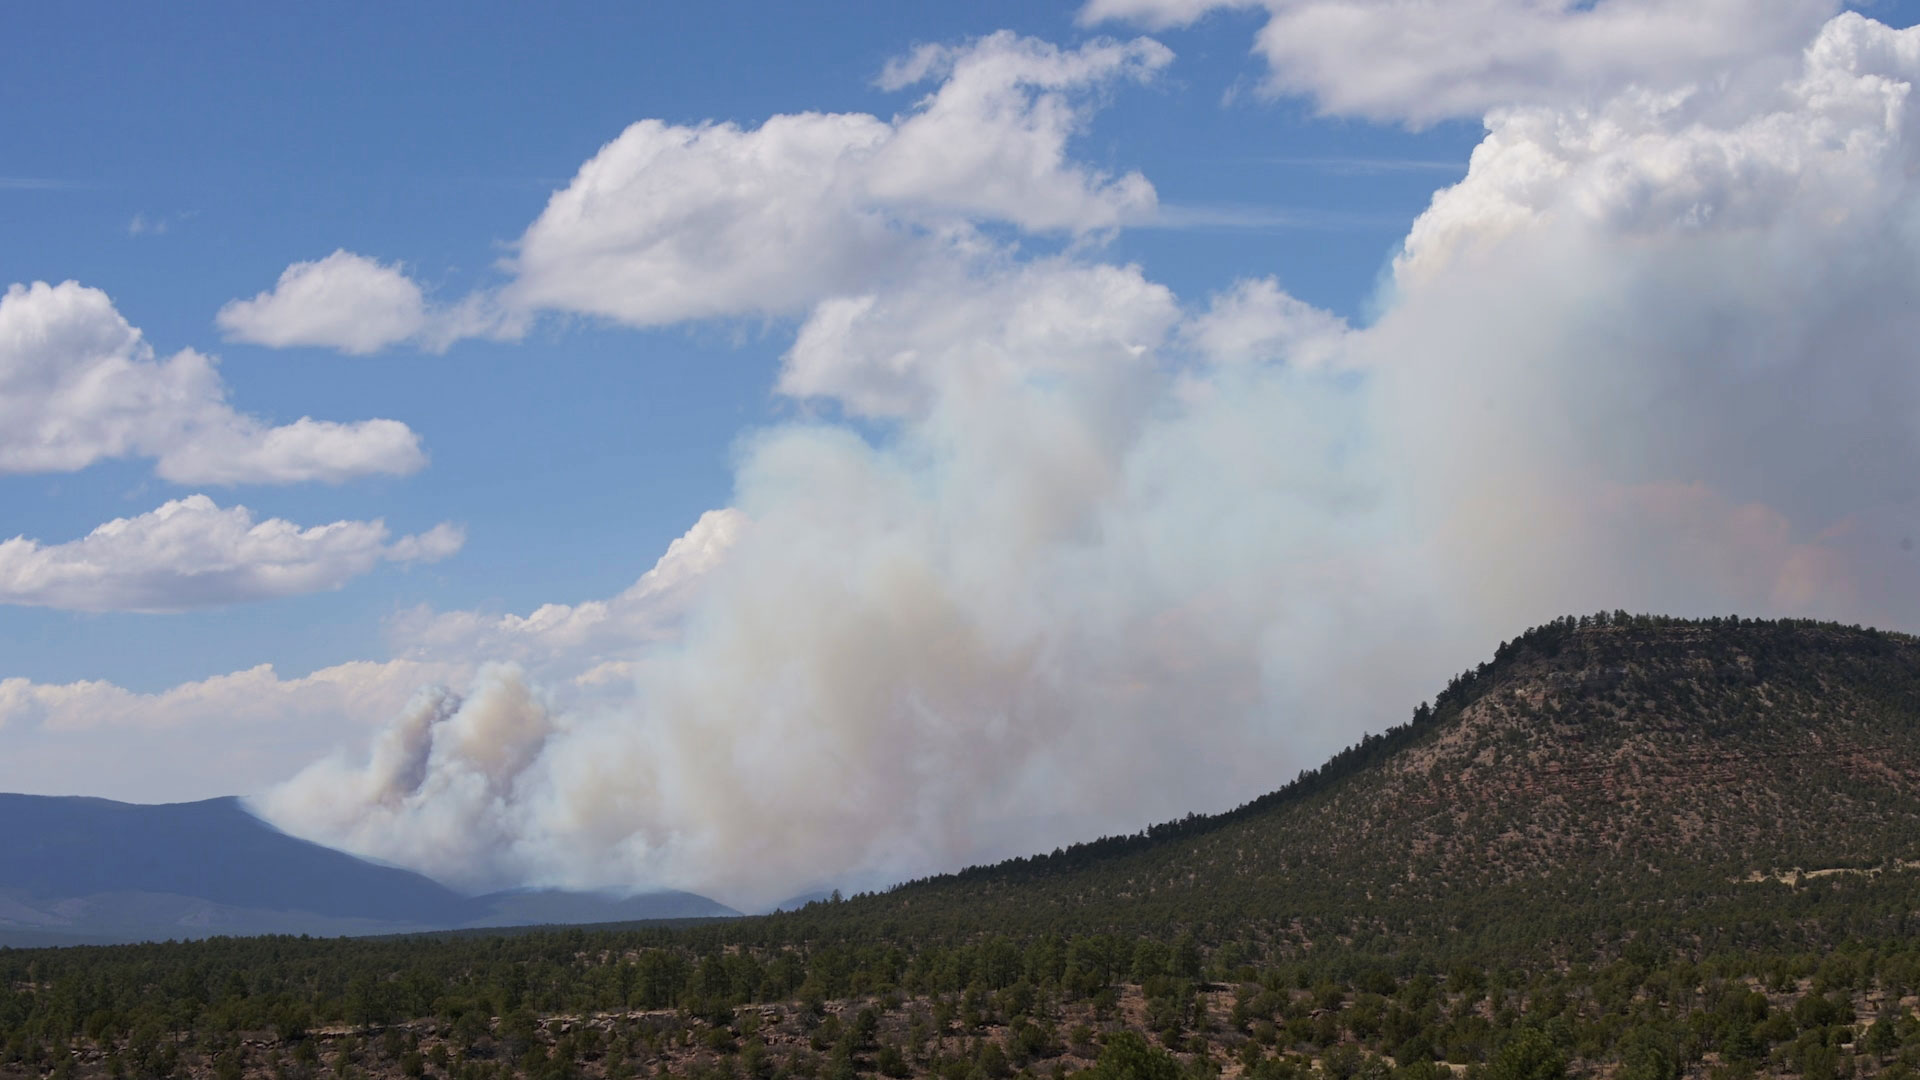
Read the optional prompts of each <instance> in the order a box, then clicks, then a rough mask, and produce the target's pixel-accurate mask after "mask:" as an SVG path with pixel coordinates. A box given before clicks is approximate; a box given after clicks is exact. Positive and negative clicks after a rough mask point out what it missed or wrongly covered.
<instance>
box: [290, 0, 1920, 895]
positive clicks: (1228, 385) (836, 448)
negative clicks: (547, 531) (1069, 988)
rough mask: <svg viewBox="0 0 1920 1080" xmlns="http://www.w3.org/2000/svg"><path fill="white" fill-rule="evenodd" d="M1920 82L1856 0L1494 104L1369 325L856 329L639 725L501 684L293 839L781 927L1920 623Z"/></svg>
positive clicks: (766, 463)
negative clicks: (1863, 631)
mask: <svg viewBox="0 0 1920 1080" xmlns="http://www.w3.org/2000/svg"><path fill="white" fill-rule="evenodd" d="M1768 63H1769V64H1770V65H1772V64H1775V61H1774V60H1769V61H1768ZM1768 70H1773V68H1772V67H1769V68H1768ZM1917 77H1920V33H1917V32H1907V31H1903V32H1896V31H1892V30H1889V29H1888V28H1886V27H1884V26H1881V25H1879V24H1877V23H1873V22H1870V21H1868V20H1865V19H1862V18H1859V17H1857V16H1852V15H1848V16H1842V17H1840V18H1838V19H1835V20H1834V21H1833V22H1831V23H1830V24H1828V25H1827V26H1826V28H1825V29H1824V30H1823V31H1822V32H1821V33H1820V35H1819V38H1818V39H1817V40H1816V41H1815V42H1814V43H1813V44H1812V46H1811V47H1810V48H1809V50H1808V51H1807V52H1806V54H1805V57H1804V61H1803V63H1802V64H1801V65H1800V68H1799V70H1798V71H1797V72H1796V73H1794V74H1793V75H1792V76H1791V78H1790V79H1788V80H1787V81H1784V82H1782V81H1780V80H1779V79H1778V78H1776V79H1774V80H1773V81H1772V82H1771V83H1770V84H1767V85H1765V86H1763V87H1761V88H1759V89H1755V88H1754V82H1753V80H1752V79H1726V78H1719V77H1717V76H1716V77H1706V76H1705V75H1703V78H1702V80H1701V81H1700V82H1699V83H1698V84H1696V85H1694V86H1692V87H1690V88H1687V89H1683V90H1669V89H1663V90H1660V91H1659V92H1653V91H1645V90H1635V89H1629V90H1626V91H1623V92H1620V93H1618V94H1616V95H1612V96H1609V97H1608V98H1606V99H1605V100H1594V101H1589V102H1586V103H1584V104H1581V105H1578V106H1561V105H1555V106H1553V107H1514V108H1508V109H1503V110H1501V111H1497V112H1495V113H1493V114H1492V115H1491V116H1490V117H1489V119H1488V134H1487V138H1486V141H1485V142H1484V143H1483V144H1482V145H1481V147H1480V148H1479V150H1478V151H1477V152H1476V153H1475V155H1474V158H1473V163H1472V169H1471V171H1470V173H1469V175H1468V176H1467V178H1466V179H1465V180H1464V181H1463V182H1461V183H1460V184H1459V185H1458V186H1457V187H1454V188H1452V189H1450V190H1447V191H1444V192H1441V193H1440V194H1439V195H1438V196H1436V198H1435V200H1434V203H1433V205H1432V207H1431V209H1430V210H1429V211H1428V212H1427V213H1426V214H1425V215H1424V216H1423V217H1422V218H1421V219H1420V221H1419V222H1418V223H1417V224H1416V225H1415V226H1414V228H1413V231H1412V233H1411V234H1410V236H1409V238H1408V240H1407V242H1406V245H1405V249H1404V252H1403V254H1402V255H1401V257H1400V258H1399V260H1398V261H1397V263H1396V265H1395V267H1394V273H1393V282H1392V290H1393V293H1392V295H1391V297H1389V298H1388V303H1387V306H1386V310H1385V314H1384V315H1383V316H1382V317H1381V318H1380V319H1379V320H1378V321H1377V322H1376V323H1375V324H1373V325H1371V326H1368V327H1364V328H1349V327H1348V326H1346V325H1345V324H1344V323H1342V322H1341V321H1340V320H1338V319H1336V318H1333V317H1332V316H1329V315H1327V314H1325V313H1323V312H1319V311H1316V310H1314V309H1312V308H1310V307H1307V306H1306V305H1303V304H1301V303H1299V302H1298V301H1295V300H1293V299H1291V298H1290V297H1288V296H1286V295H1285V293H1284V292H1282V291H1281V290H1280V289H1279V287H1278V286H1277V285H1276V284H1275V283H1273V282H1266V281H1252V282H1244V283H1242V284H1240V285H1238V286H1236V287H1235V288H1233V289H1231V290H1229V291H1228V292H1226V293H1224V294H1222V295H1220V296H1218V297H1215V298H1213V299H1212V300H1210V301H1208V302H1205V303H1201V304H1190V305H1183V303H1182V301H1181V300H1180V299H1179V298H1177V297H1175V296H1174V295H1172V294H1171V293H1170V292H1169V291H1168V290H1167V289H1166V288H1164V287H1162V286H1160V285H1157V284H1155V283H1154V282H1153V281H1151V280H1149V279H1148V278H1147V276H1146V275H1145V274H1144V273H1143V272H1142V271H1141V270H1140V269H1139V268H1136V267H1120V266H1109V265H1100V264H1097V263H1093V262H1089V261H1086V259H1085V258H1084V257H1081V256H1062V257H1049V258H1038V259H1025V260H1023V259H1021V258H1020V257H1019V256H1018V255H1017V254H1013V253H1009V252H1007V251H1003V250H972V251H970V253H968V254H966V255H965V256H954V257H952V258H947V259H943V260H941V261H938V262H936V263H930V264H928V265H927V266H925V267H923V268H922V269H921V270H920V271H919V272H917V273H915V274H913V275H909V276H907V277H905V278H903V279H902V280H901V281H900V282H899V283H898V284H896V285H891V286H888V287H886V288H884V289H876V290H874V291H871V292H866V293H863V294H860V295H853V296H842V297H838V298H834V299H829V300H826V301H824V302H821V303H819V304H818V305H817V306H816V307H814V308H813V310H812V314H811V316H810V317H809V318H808V320H807V321H806V323H805V325H804V326H803V327H802V329H801V330H800V332H799V334H798V337H797V338H796V340H795V343H794V345H793V347H792V349H791V351H790V353H789V355H788V357H787V361H786V367H785V371H784V373H783V375H782V378H781V384H780V385H781V390H782V391H783V392H784V393H786V394H789V395H792V396H794V397H796V398H802V399H806V400H809V401H812V402H814V403H815V405H816V407H817V415H820V416H825V417H848V418H850V419H849V420H848V421H847V422H839V421H837V420H833V419H824V420H819V421H817V422H809V423H797V424H793V425H789V426H784V427H779V428H776V429H773V430H769V431H765V432H762V433H760V434H759V435H758V436H757V437H756V438H755V439H754V440H753V441H752V442H751V444H750V445H749V447H748V448H747V450H746V452H745V453H744V456H743V460H742V463H741V466H740V469H739V474H738V481H737V492H736V499H735V503H734V508H733V509H734V511H735V512H736V513H737V516H736V517H730V518H729V519H728V521H729V522H730V525H731V528H730V531H729V533H728V538H729V542H728V543H727V544H726V545H725V549H724V555H716V556H715V557H714V558H712V559H711V560H708V562H706V563H703V564H702V567H701V570H700V573H699V575H698V580H697V583H694V584H688V585H686V586H685V587H686V588H687V589H688V590H691V591H689V592H688V594H687V595H688V597H689V599H687V600H686V602H685V605H684V610H685V616H684V619H683V620H681V621H680V622H679V623H678V635H677V637H672V638H669V639H665V640H663V641H661V642H660V643H659V644H656V645H652V646H649V647H645V648H640V649H637V650H636V651H635V652H634V653H633V655H632V656H631V657H630V658H629V660H628V661H627V662H629V663H630V665H631V666H630V667H629V668H622V669H621V670H622V671H623V672H626V673H630V675H631V683H630V691H631V692H630V693H628V694H623V695H619V696H617V697H613V698H596V699H591V700H587V699H578V698H576V699H572V700H568V699H566V695H564V694H561V693H560V691H559V690H552V691H548V692H551V693H554V694H555V695H556V696H555V697H553V698H547V697H543V692H542V691H541V690H538V689H535V688H533V687H532V686H530V685H529V680H528V679H527V678H526V677H525V675H524V674H523V673H522V669H520V668H515V667H492V668H489V669H487V670H485V671H484V672H483V673H482V674H481V675H480V676H479V678H478V680H477V681H476V683H475V684H474V685H473V686H472V687H471V688H461V690H462V693H461V694H460V695H458V696H456V695H455V694H453V693H448V692H435V693H430V694H426V695H423V696H422V697H421V698H420V699H419V700H418V702H417V703H416V706H415V707H414V708H413V709H411V710H409V711H408V712H407V713H406V714H405V715H403V716H401V717H400V718H399V719H398V720H397V721H396V722H395V723H394V725H393V727H392V728H391V729H390V730H389V731H388V732H387V733H385V734H384V735H382V736H381V737H380V741H379V742H378V743H377V744H376V746H375V747H374V750H373V754H372V758H371V761H370V762H367V763H365V764H361V763H347V762H340V761H332V762H327V763H323V764H321V765H317V766H315V767H314V768H313V769H311V770H309V771H308V772H307V773H305V774H303V775H302V776H300V777H299V778H297V779H295V780H294V781H292V782H291V783H289V784H288V785H286V786H284V787H282V788H280V789H279V790H277V791H275V792H273V793H272V794H271V795H270V796H268V797H267V798H266V799H265V800H264V801H263V805H264V807H265V808H266V810H267V811H268V812H269V813H270V814H271V815H272V816H274V817H275V819H276V820H278V821H281V822H283V823H285V824H287V825H288V826H289V827H291V828H294V829H296V830H297V831H301V832H303V833H306V834H308V835H314V836H316V837H319V838H322V839H326V840H329V841H333V842H337V843H342V844H345V845H347V846H349V847H352V848H355V849H357V850H361V851H366V852H369V853H372V854H375V855H380V856H384V857H388V858H392V859H396V860H399V861H403V862H407V863H410V864H412V865H417V866H420V867H422V868H423V869H425V870H427V871H429V872H433V873H436V874H440V875H442V876H444V877H447V878H449V879H452V880H456V881H462V882H466V883H470V884H474V885H480V884H496V883H501V882H515V881H537V882H546V883H558V884H568V885H575V886H607V887H616V888H639V887H649V886H676V887H684V888H692V889H699V890H707V891H710V892H712V893H714V894H716V895H719V896H721V897H723V898H725V899H728V900H729V901H732V902H735V903H739V904H749V905H750V904H755V903H759V902H762V901H766V900H770V899H775V898H778V897H780V896H783V895H786V894H789V893H792V892H797V891H799V890H802V889H805V888H808V887H812V886H815V885H818V884H820V883H824V882H832V883H836V884H842V885H866V884H876V883H881V882H885V881H887V880H891V879H896V878H898V877H900V876H903V875H910V874H916V873H921V872H925V871H928V870H934V869H941V868H950V867H954V866H957V865H960V864H964V863H968V862H973V861H979V860H984V859H988V858H992V857H998V856H1003V855H1008V854H1014V853H1021V852H1026V851H1032V850H1042V849H1047V848H1050V847H1052V846H1054V845H1056V844H1059V843H1062V842H1066V841H1070V840H1073V839H1077V838H1084V837H1087V836H1090V835H1095V834H1099V833H1102V832H1112V831H1117V830H1122V829H1131V828H1135V827H1138V826H1140V825H1142V824H1145V823H1147V822H1149V821H1151V820H1154V819H1159V818H1165V817H1167V816H1170V815H1174V814H1178V813H1182V812H1185V811H1187V810H1190V809H1218V808H1221V807H1224V806H1226V805H1230V804H1232V803H1234V802H1237V801H1239V800H1242V799H1245V798H1247V797H1251V796H1253V795H1256V794H1258V793H1260V792H1262V791H1265V790H1268V789H1271V788H1272V787H1275V786H1277V785H1278V784H1280V783H1282V782H1284V781H1285V780H1286V779H1288V778H1289V777H1290V776H1291V775H1292V773H1293V772H1294V771H1295V770H1297V769H1299V768H1301V767H1305V766H1310V765H1313V764H1317V763H1318V761H1319V760H1321V759H1322V758H1323V757H1324V756H1325V755H1326V754H1327V753H1328V752H1329V751H1330V750H1333V749H1336V748H1337V747H1338V746H1339V745H1341V744H1343V743H1346V742H1350V741H1352V740H1353V739H1354V738H1355V737H1357V736H1358V734H1359V733H1360V732H1362V731H1364V730H1370V729H1378V728H1380V727H1382V726H1385V725H1387V724H1390V723H1394V722H1397V721H1399V720H1400V719H1402V718H1403V717H1404V715H1405V714H1406V712H1407V711H1408V710H1409V709H1410V707H1411V706H1412V705H1413V704H1414V703H1415V702H1416V701H1418V700H1419V699H1420V698H1422V697H1423V696H1425V695H1426V694H1429V693H1431V692H1432V690H1433V689H1434V688H1435V687H1436V686H1437V685H1438V684H1439V683H1440V682H1441V681H1443V680H1444V678H1445V676H1446V674H1447V673H1448V672H1449V671H1451V670H1454V669H1457V668H1459V667H1461V666H1464V665H1466V664H1469V663H1472V662H1473V661H1475V660H1478V659H1481V658H1484V656H1485V655H1487V654H1488V653H1489V652H1490V651H1491V648H1492V646H1493V645H1494V644H1495V643H1496V642H1497V641H1498V639H1500V638H1501V637H1505V636H1511V635H1512V634H1513V633H1515V632H1517V631H1518V630H1519V629H1521V628H1522V627H1524V626H1526V625H1529V624H1530V623H1533V622H1537V621H1540V620H1542V619H1545V618H1548V617H1551V616H1554V615H1557V614H1560V613H1563V612H1566V611H1579V610H1596V609H1601V608H1605V609H1613V608H1616V607H1624V608H1629V609H1636V610H1658V611H1668V612H1676V613H1692V614H1705V613H1724V612H1731V611H1738V612H1740V613H1743V614H1756V615H1766V614H1804V615H1817V616H1830V617H1839V618H1843V619H1846V620H1849V621H1851V620H1861V621H1871V622H1875V623H1879V624H1882V625H1889V626H1896V627H1907V628H1913V627H1915V626H1916V625H1920V588H1916V585H1917V584H1920V578H1917V577H1916V571H1920V561H1916V556H1915V554H1914V552H1913V544H1914V537H1915V536H1916V535H1920V468H1916V467H1917V466H1920V346H1916V342H1920V304H1916V303H1915V298H1916V297H1920V213H1917V211H1920V200H1917V199H1916V195H1917V194H1920V181H1917V180H1916V177H1920V152H1917V149H1916V148H1917V147H1920V143H1917V142H1916V136H1920V119H1916V117H1915V114H1914V112H1913V107H1912V105H1913V103H1912V102H1910V100H1909V96H1910V93H1911V85H1912V83H1913V82H1914V80H1915V79H1916V78H1917ZM875 432H878V434H875ZM690 580H691V579H690Z"/></svg>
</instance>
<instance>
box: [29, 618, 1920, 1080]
mask: <svg viewBox="0 0 1920 1080" xmlns="http://www.w3.org/2000/svg"><path fill="white" fill-rule="evenodd" d="M1916 868H1920V641H1916V640H1915V639H1914V638H1911V637H1908V636H1905V635H1899V634H1891V633H1885V632H1879V631H1874V630H1867V629H1861V628H1857V627H1843V626H1837V625H1832V624H1823V623H1812V622H1804V621H1756V620H1745V619H1710V620H1692V621H1686V620H1674V619H1666V618H1659V617H1650V616H1628V615H1626V614H1625V613H1617V612H1616V613H1609V614H1602V615H1595V616H1584V617H1580V618H1567V619H1561V620H1557V621H1555V622H1553V623H1550V624H1547V625H1546V626H1542V627H1539V628H1536V629H1534V630H1531V631H1529V632H1527V633H1526V634H1523V635H1522V636H1520V637H1519V638H1517V639H1515V640H1513V641H1511V642H1508V643H1505V644H1503V645H1501V646H1500V648H1499V649H1498V650H1497V652H1496V654H1495V655H1494V657H1493V658H1492V659H1491V660H1490V661H1489V662H1487V663H1485V664H1482V665H1480V666H1478V667H1477V668H1475V669H1474V670H1472V671H1469V672H1466V673H1463V674H1462V675H1461V676H1459V677H1457V678H1455V679H1454V680H1453V681H1452V682H1450V683H1449V684H1448V685H1447V686H1446V687H1445V688H1444V689H1443V690H1442V691H1441V693H1439V694H1438V695H1437V696H1436V697H1435V699H1434V700H1433V702H1432V703H1431V704H1423V705H1421V706H1420V707H1419V708H1417V709H1416V710H1415V711H1414V714H1413V717H1412V719H1411V720H1410V721H1409V722H1408V723H1406V724H1404V725H1402V726H1400V727H1397V728H1394V729H1393V730H1391V731H1388V732H1385V733H1383V734H1380V735H1376V736H1369V737H1368V738H1366V739H1363V740H1362V741H1361V742H1360V743H1358V744H1357V745H1355V746H1353V747H1351V748H1349V749H1348V750H1346V751H1344V752H1343V753H1341V754H1339V755H1337V756H1335V757H1334V758H1333V759H1332V760H1331V761H1329V762H1328V763H1326V764H1325V765H1324V766H1322V767H1321V768H1319V769H1316V770H1311V771H1309V772H1306V773H1303V774H1301V775H1300V776H1299V777H1297V778H1296V779H1295V780H1294V781H1293V782H1292V783H1289V784H1287V785H1286V786H1285V787H1282V788H1280V789H1279V790H1276V791H1275V792H1273V793H1272V794H1269V795H1267V796H1264V797H1262V798H1260V799H1257V800H1255V801H1254V802H1251V803H1249V804H1247V805H1245V806H1243V807H1241V808H1239V809H1237V810H1234V811H1231V812H1229V813H1226V814H1222V815H1216V816H1211V817H1201V816H1193V817H1188V818H1186V819H1183V820H1180V821H1176V822H1170V823H1167V824H1165V825H1161V826H1157V827H1155V828H1152V829H1149V830H1146V831H1144V832H1142V833H1140V834H1137V835H1133V836H1122V837H1107V838H1102V839H1099V840H1095V841H1092V842H1089V843H1086V844H1080V845H1076V846H1073V847H1070V848H1066V849H1063V850H1060V851H1055V852H1052V853H1049V854H1045V855H1039V856H1035V857H1031V858H1024V859H1014V860H1010V861H1008V862H1005V863H1001V864H998V865H996V866H990V867H975V868H970V869H967V870H964V871H962V872H959V873H957V874H951V875H944V876H941V877H935V878H929V879H925V880H921V881H915V882H909V883H906V884H903V885H901V886H898V887H896V888H894V889H890V890H887V891H885V892H882V893H876V894H870V895H861V896H855V897H852V898H849V899H846V900H842V901H837V902H823V903H816V904H812V905H809V906H808V907H806V908H804V909H802V910H800V911H797V912H790V913H785V914H780V915H774V916H767V917H762V918H756V919H743V920H721V921H715V922H704V923H698V924H687V925H678V926H628V927H609V928H600V929H587V930H581V929H569V930H564V931H562V930H548V931H540V930H535V931H529V932H523V933H516V934H459V935H428V936H420V937H411V938H392V939H373V940H368V939H358V940H349V939H335V940H321V939H307V938H286V937H268V938H232V939H212V940H208V941H202V942H192V943H171V944H159V945H140V946H115V947H104V948H68V949H60V950H0V1039H3V1040H4V1042H0V1073H4V1074H7V1075H23V1076H24V1075H31V1076H47V1075H54V1076H62V1077H66V1076H112V1077H123V1076H124V1077H162V1076H202V1075H205V1076H218V1077H221V1078H223V1080H224V1078H227V1077H236V1076H242V1075H261V1076H275V1077H290V1078H300V1080H306V1078H309V1077H314V1078H317V1077H321V1076H326V1075H332V1076H336V1077H341V1078H345V1077H349V1076H372V1075H393V1076H400V1075H405V1076H415V1077H417V1076H434V1077H448V1078H459V1080H488V1078H492V1077H498V1076H505V1075H531V1076H539V1077H551V1078H555V1080H559V1078H563V1077H601V1076H605V1077H609V1078H624V1077H630V1076H637V1075H641V1074H648V1075H655V1076H662V1077H665V1076H672V1077H685V1078H687V1080H775V1078H793V1080H846V1078H848V1077H852V1076H856V1075H863V1074H875V1075H885V1076H888V1077H896V1078H898V1077H908V1076H940V1077H942V1078H944V1080H1001V1078H1004V1077H1010V1076H1015V1075H1033V1076H1040V1075H1045V1076H1049V1077H1056V1076H1060V1077H1064V1076H1067V1075H1071V1074H1074V1073H1079V1072H1086V1071H1089V1070H1091V1073H1090V1080H1119V1078H1120V1077H1139V1078H1142V1080H1144V1078H1148V1077H1151V1078H1153V1080H1174V1078H1177V1077H1186V1078H1191V1080H1206V1078H1210V1077H1216V1076H1226V1077H1239V1076H1247V1077H1251V1078H1254V1080H1353V1078H1354V1077H1366V1078H1367V1080H1384V1078H1385V1077H1388V1076H1397V1077H1403V1078H1406V1080H1431V1078H1434V1077H1439V1076H1441V1075H1443V1074H1446V1073H1448V1072H1450V1071H1452V1072H1459V1071H1465V1072H1467V1073H1469V1074H1471V1075H1472V1076H1473V1077H1474V1080H1554V1078H1555V1077H1558V1076H1562V1075H1567V1074H1573V1075H1592V1076H1602V1075H1617V1076H1620V1077H1623V1078H1625V1080H1672V1078H1675V1077H1678V1076H1680V1075H1682V1074H1690V1075H1698V1076H1703V1077H1705V1076H1712V1077H1714V1080H1740V1078H1744V1077H1747V1076H1753V1075H1762V1074H1791V1075H1807V1076H1811V1077H1816V1078H1819V1080H1825V1078H1827V1077H1840V1076H1868V1075H1881V1074H1884V1075H1887V1076H1889V1077H1890V1078H1895V1080H1899V1078H1903V1077H1907V1076H1909V1075H1911V1074H1913V1073H1914V1071H1915V1067H1916V1066H1920V1019H1916V1012H1915V1005H1916V1001H1915V998H1914V996H1913V995H1914V994H1915V993H1916V991H1920V936H1917V935H1916V931H1920V869H1916Z"/></svg>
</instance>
